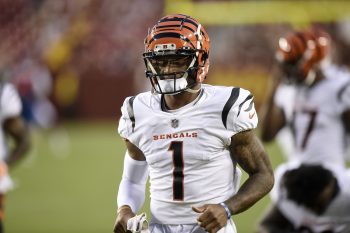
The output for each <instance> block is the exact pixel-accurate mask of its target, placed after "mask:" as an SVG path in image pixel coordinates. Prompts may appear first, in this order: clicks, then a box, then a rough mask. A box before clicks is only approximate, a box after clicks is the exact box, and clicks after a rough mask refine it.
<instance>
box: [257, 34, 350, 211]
mask: <svg viewBox="0 0 350 233" xmlns="http://www.w3.org/2000/svg"><path fill="white" fill-rule="evenodd" d="M329 50H330V37H329V35H328V34H327V33H325V32H324V31H321V30H319V29H309V30H305V31H296V32H293V33H291V34H290V35H288V36H287V37H282V38H280V40H279V45H278V50H277V53H276V58H277V60H278V65H279V70H278V71H279V73H277V74H276V75H275V76H274V79H273V85H272V91H271V95H270V98H269V100H268V103H267V107H266V111H265V115H264V117H263V120H262V123H263V124H262V139H263V141H265V142H269V141H272V140H273V139H275V138H276V136H277V134H278V133H279V132H280V131H281V129H284V128H286V127H288V128H289V129H290V132H291V135H292V138H293V141H290V142H289V143H290V144H292V150H289V151H290V153H291V154H290V155H289V156H288V157H289V162H287V163H285V164H282V165H280V166H279V167H278V168H277V169H276V172H275V178H276V186H275V187H276V188H275V189H273V191H272V192H271V195H272V199H273V201H274V202H277V201H278V200H279V199H280V198H281V193H280V192H279V189H278V188H277V187H279V186H280V180H281V177H282V176H283V174H284V173H285V172H286V171H287V170H288V169H289V168H290V166H292V167H295V166H300V165H301V164H316V165H323V166H324V167H325V168H327V169H330V170H331V171H336V172H339V171H344V172H345V169H346V160H345V149H346V146H347V145H346V137H348V135H349V132H350V75H349V73H348V72H347V71H345V70H341V69H340V68H338V67H336V66H334V65H331V63H330V62H329V59H328V54H329ZM286 96H287V98H286ZM282 146H283V145H282ZM288 146H290V145H288ZM320 179H322V177H320ZM273 210H275V208H274V207H273V208H272V209H271V211H273ZM269 215H270V216H271V213H270V214H269Z"/></svg>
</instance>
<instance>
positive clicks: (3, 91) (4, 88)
mask: <svg viewBox="0 0 350 233" xmlns="http://www.w3.org/2000/svg"><path fill="white" fill-rule="evenodd" d="M21 111H22V104H21V99H20V97H19V95H18V93H17V91H16V89H15V87H14V86H13V85H12V84H10V83H1V84H0V124H1V125H3V123H4V121H5V120H6V119H8V118H11V117H14V116H19V115H20V114H21ZM0 128H1V129H0V160H4V158H5V156H6V155H7V143H6V138H5V135H4V131H3V127H0Z"/></svg>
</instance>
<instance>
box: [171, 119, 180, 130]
mask: <svg viewBox="0 0 350 233" xmlns="http://www.w3.org/2000/svg"><path fill="white" fill-rule="evenodd" d="M178 126H179V120H178V119H171V127H173V128H177V127H178Z"/></svg>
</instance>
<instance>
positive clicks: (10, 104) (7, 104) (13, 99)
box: [0, 83, 22, 119]
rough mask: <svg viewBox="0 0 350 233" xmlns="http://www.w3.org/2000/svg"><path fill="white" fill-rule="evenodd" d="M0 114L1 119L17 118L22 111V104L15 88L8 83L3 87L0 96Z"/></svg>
mask: <svg viewBox="0 0 350 233" xmlns="http://www.w3.org/2000/svg"><path fill="white" fill-rule="evenodd" d="M0 107H1V113H2V115H3V117H4V118H5V119H6V118H10V117H15V116H19V115H20V114H21V111H22V102H21V98H20V97H19V94H18V92H17V90H16V88H15V87H14V86H13V85H12V84H9V83H6V84H5V85H4V87H3V90H2V94H1V106H0Z"/></svg>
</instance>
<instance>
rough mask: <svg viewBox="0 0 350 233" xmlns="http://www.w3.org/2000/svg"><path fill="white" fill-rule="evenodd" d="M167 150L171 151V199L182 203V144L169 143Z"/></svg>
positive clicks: (177, 142) (178, 142)
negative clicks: (172, 168) (172, 166)
mask: <svg viewBox="0 0 350 233" xmlns="http://www.w3.org/2000/svg"><path fill="white" fill-rule="evenodd" d="M168 150H169V151H173V164H174V170H173V199H174V200H177V201H182V200H183V199H184V158H183V142H181V141H173V142H171V144H170V146H169V149H168Z"/></svg>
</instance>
